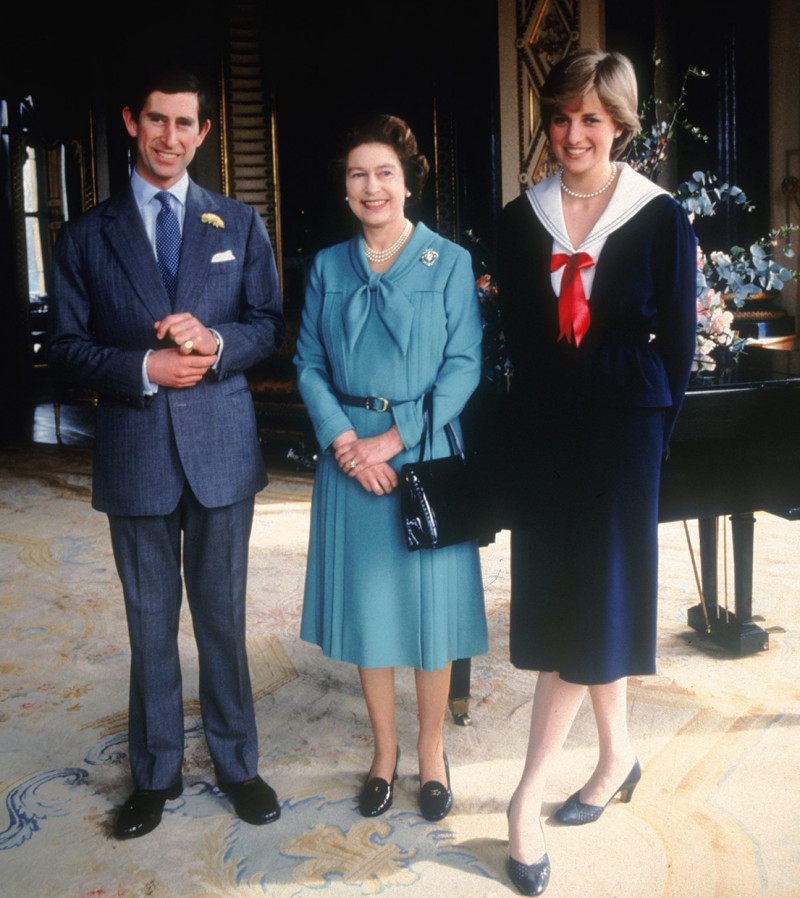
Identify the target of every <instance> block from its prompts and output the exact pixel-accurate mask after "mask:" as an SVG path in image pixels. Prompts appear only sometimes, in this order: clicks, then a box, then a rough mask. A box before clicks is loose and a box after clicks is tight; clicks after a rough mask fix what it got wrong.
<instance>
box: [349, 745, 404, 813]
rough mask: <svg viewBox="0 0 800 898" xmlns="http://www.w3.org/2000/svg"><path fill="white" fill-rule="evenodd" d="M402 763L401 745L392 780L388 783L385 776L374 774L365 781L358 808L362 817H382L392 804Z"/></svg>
mask: <svg viewBox="0 0 800 898" xmlns="http://www.w3.org/2000/svg"><path fill="white" fill-rule="evenodd" d="M399 763H400V746H399V745H398V746H397V755H396V756H395V761H394V773H393V774H392V781H391V782H389V783H387V782H386V780H385V779H383V777H380V776H373V777H372V779H370V780H367V782H366V783H364V788H363V789H362V790H361V794H360V795H359V796H358V810H359V813H360V814H361V816H362V817H380V815H381V814H384V813H386V811H388V810H389V808H390V807H391V806H392V800H393V799H394V781H395V780H396V779H397V765H398V764H399Z"/></svg>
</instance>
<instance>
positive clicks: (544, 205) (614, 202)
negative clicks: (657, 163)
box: [526, 162, 669, 252]
mask: <svg viewBox="0 0 800 898" xmlns="http://www.w3.org/2000/svg"><path fill="white" fill-rule="evenodd" d="M615 165H616V166H617V168H618V170H619V176H618V183H617V187H616V189H615V190H614V193H613V195H612V197H611V199H610V200H609V203H608V205H607V206H606V208H605V209H604V210H603V214H602V215H601V216H600V218H599V219H598V220H597V223H596V224H595V226H594V227H593V228H592V230H591V232H590V233H589V235H588V237H586V239H585V240H584V241H583V243H582V244H581V245H580V246H578V247H574V250H575V251H576V252H577V251H578V250H581V251H586V252H588V251H590V250H591V247H592V246H593V245H594V244H596V243H598V242H599V241H603V240H605V239H606V238H607V237H608V235H609V234H610V233H611V232H612V231H616V230H617V228H620V227H622V225H624V224H625V222H626V221H628V220H629V219H631V218H632V217H633V216H634V215H636V213H637V212H638V211H639V210H640V209H641V208H642V206H644V205H645V204H646V203H649V202H650V200H651V199H653V197H656V196H659V195H661V194H667V191H666V190H662V188H661V187H659V186H658V185H657V184H654V183H653V182H652V181H650V180H649V179H648V178H645V177H644V176H643V175H640V174H639V173H638V172H635V171H634V170H633V169H632V168H631V167H630V165H627V164H626V163H621V162H617V163H615ZM667 195H669V194H667ZM526 196H527V197H528V200H529V201H530V204H531V206H532V207H533V211H534V213H535V215H536V217H537V218H538V219H539V221H540V222H541V223H542V225H543V226H544V228H545V230H547V232H548V233H549V234H550V236H551V237H552V238H553V239H554V240H557V241H558V242H559V243H560V244H561V245H562V246H566V247H571V246H572V244H571V243H570V240H569V237H568V236H567V226H566V225H565V224H564V213H563V207H562V205H561V183H560V181H559V178H558V176H557V175H553V177H550V178H546V179H545V180H544V181H540V182H539V183H538V184H534V186H533V187H530V188H529V189H528V190H527V191H526Z"/></svg>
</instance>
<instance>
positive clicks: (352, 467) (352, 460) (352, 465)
mask: <svg viewBox="0 0 800 898" xmlns="http://www.w3.org/2000/svg"><path fill="white" fill-rule="evenodd" d="M357 464H358V462H357V461H356V460H355V459H354V458H351V459H350V470H351V471H353V470H355V468H356V465H357Z"/></svg>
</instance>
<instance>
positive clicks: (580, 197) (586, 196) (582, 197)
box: [558, 162, 617, 200]
mask: <svg viewBox="0 0 800 898" xmlns="http://www.w3.org/2000/svg"><path fill="white" fill-rule="evenodd" d="M616 177H617V166H616V165H614V163H613V162H612V163H611V177H610V178H609V179H608V180H607V181H606V183H605V184H603V186H602V187H601V188H600V189H599V190H595V191H593V192H592V193H577V192H576V191H574V190H570V189H569V187H567V185H566V184H565V183H564V169H563V168H562V169H561V171H560V172H559V173H558V180H559V181H560V182H561V189H562V190H563V191H564V193H568V194H569V195H570V196H574V197H575V199H578V200H590V199H591V198H592V197H593V196H600V194H601V193H605V192H606V190H608V188H609V187H610V186H611V185H612V184H613V183H614V178H616Z"/></svg>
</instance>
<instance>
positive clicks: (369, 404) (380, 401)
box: [336, 390, 399, 412]
mask: <svg viewBox="0 0 800 898" xmlns="http://www.w3.org/2000/svg"><path fill="white" fill-rule="evenodd" d="M336 398H337V399H338V400H339V402H341V403H342V405H352V406H354V407H355V408H365V409H366V410H367V411H368V412H388V411H389V409H390V408H391V407H392V406H393V405H397V403H398V401H399V400H397V399H384V398H383V396H351V395H350V394H349V393H340V392H339V391H338V390H337V391H336Z"/></svg>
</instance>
